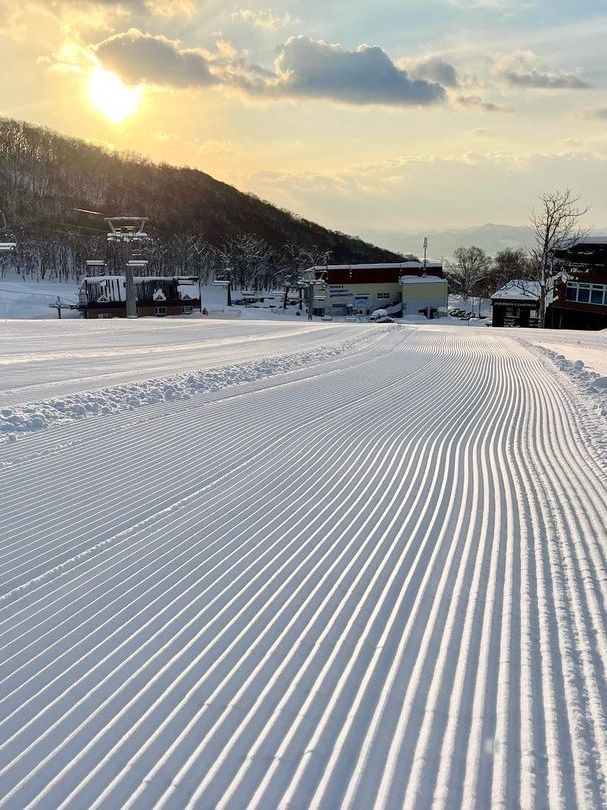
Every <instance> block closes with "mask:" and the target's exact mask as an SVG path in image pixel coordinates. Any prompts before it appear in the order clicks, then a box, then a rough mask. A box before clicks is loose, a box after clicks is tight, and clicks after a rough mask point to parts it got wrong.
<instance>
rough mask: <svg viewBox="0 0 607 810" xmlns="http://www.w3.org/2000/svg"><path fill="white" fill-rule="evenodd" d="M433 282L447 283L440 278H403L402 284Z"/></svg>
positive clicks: (401, 279)
mask: <svg viewBox="0 0 607 810" xmlns="http://www.w3.org/2000/svg"><path fill="white" fill-rule="evenodd" d="M432 281H440V282H441V283H446V282H445V279H444V278H439V277H438V276H401V278H400V283H401V284H429V283H430V282H432Z"/></svg>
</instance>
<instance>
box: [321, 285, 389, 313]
mask: <svg viewBox="0 0 607 810" xmlns="http://www.w3.org/2000/svg"><path fill="white" fill-rule="evenodd" d="M326 296H327V297H326V298H325V300H324V301H322V299H319V300H317V301H316V302H315V305H317V306H318V307H322V306H323V304H324V307H325V309H326V310H327V311H330V312H334V313H335V312H336V311H338V310H339V309H343V307H346V308H347V309H351V310H353V311H357V310H361V311H362V312H363V313H364V314H370V313H371V312H373V311H374V310H376V309H379V308H380V307H386V306H390V305H391V304H398V303H399V302H400V300H401V290H400V284H398V282H396V283H395V282H391V281H386V282H384V283H376V284H371V283H368V282H367V283H363V284H357V283H355V282H351V281H350V282H348V283H343V284H329V285H328V286H327V292H326Z"/></svg>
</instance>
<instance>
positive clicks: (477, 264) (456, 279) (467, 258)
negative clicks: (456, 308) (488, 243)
mask: <svg viewBox="0 0 607 810" xmlns="http://www.w3.org/2000/svg"><path fill="white" fill-rule="evenodd" d="M490 269H491V257H490V256H489V255H488V254H487V253H485V251H484V250H483V249H482V248H479V247H469V248H464V247H460V248H456V250H454V252H453V261H452V262H447V267H446V272H447V278H448V279H449V282H450V286H451V287H452V289H453V290H454V291H455V292H458V293H459V294H460V295H461V296H462V298H463V299H464V301H467V300H468V298H469V297H470V296H471V295H474V293H475V292H476V290H477V289H478V286H479V283H480V281H481V280H482V279H484V278H486V277H487V276H488V275H489V271H490Z"/></svg>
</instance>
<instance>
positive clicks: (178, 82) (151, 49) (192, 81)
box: [95, 28, 216, 87]
mask: <svg viewBox="0 0 607 810" xmlns="http://www.w3.org/2000/svg"><path fill="white" fill-rule="evenodd" d="M95 51H96V55H97V58H98V59H99V60H100V61H101V62H102V63H103V65H104V66H105V67H107V68H109V69H110V70H113V71H115V72H116V73H119V74H120V76H122V78H123V79H124V80H125V81H127V82H132V83H133V84H139V83H140V82H142V81H145V82H149V83H151V84H160V85H171V86H174V87H204V86H208V85H211V84H214V83H215V82H216V79H215V77H214V76H213V75H212V73H211V71H210V69H209V63H210V60H209V59H208V58H207V55H206V54H205V53H204V52H203V51H201V50H196V49H189V48H180V47H179V44H178V43H177V42H175V41H174V40H170V39H167V38H166V37H163V36H161V35H153V34H144V33H142V32H141V31H138V30H137V29H136V28H131V29H130V30H129V31H126V32H125V33H123V34H115V35H114V36H111V37H109V38H108V39H106V40H104V41H103V42H101V43H99V44H98V45H97V47H96V49H95Z"/></svg>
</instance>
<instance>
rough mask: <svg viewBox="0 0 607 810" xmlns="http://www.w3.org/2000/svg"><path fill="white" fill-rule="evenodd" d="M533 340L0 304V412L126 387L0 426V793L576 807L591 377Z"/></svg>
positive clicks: (12, 798)
mask: <svg viewBox="0 0 607 810" xmlns="http://www.w3.org/2000/svg"><path fill="white" fill-rule="evenodd" d="M532 332H536V335H535V337H532V338H530V333H532ZM551 337H552V334H551V333H546V332H542V331H540V330H493V329H469V328H468V327H466V326H461V325H459V326H446V325H442V324H437V323H436V322H433V323H430V324H429V325H426V326H424V325H419V326H407V325H405V326H402V325H396V324H394V325H391V324H388V325H385V326H374V325H372V324H339V323H335V322H334V323H328V324H324V323H320V322H315V323H312V324H307V323H296V322H287V321H254V320H251V321H247V320H242V321H234V322H228V321H219V320H217V321H212V320H178V319H174V320H170V319H167V320H154V319H149V320H141V321H126V320H123V321H105V322H101V323H95V322H92V321H89V322H87V321H62V322H58V321H39V322H34V321H29V322H25V321H13V322H10V321H5V322H3V323H0V363H2V373H1V374H0V410H2V409H5V408H11V409H13V410H15V409H18V408H20V409H26V408H31V409H32V411H31V413H32V414H33V413H34V410H35V409H36V408H40V409H41V408H42V406H43V404H44V403H47V402H48V401H49V399H51V398H52V397H53V395H56V398H57V397H60V398H63V399H65V400H68V399H69V397H76V398H77V397H81V398H82V399H81V402H84V401H86V399H87V397H88V396H89V395H92V394H93V391H94V392H95V394H94V396H99V397H101V399H102V400H103V401H106V402H108V401H109V396H110V394H111V396H114V395H115V394H116V391H117V390H118V389H117V386H118V388H119V389H120V388H121V389H123V390H124V391H125V392H127V393H126V396H128V395H131V396H132V397H133V400H134V401H133V402H132V403H131V404H130V405H129V407H128V409H123V408H122V407H118V408H116V409H113V410H111V412H108V413H105V414H103V413H101V414H98V415H96V416H94V417H91V418H71V417H70V418H67V419H65V420H55V421H53V420H51V421H50V422H49V423H48V424H47V425H46V427H45V428H44V429H38V430H33V431H30V432H25V433H21V434H20V435H19V437H18V439H17V440H16V441H14V442H10V443H4V444H2V445H0V543H1V547H2V553H1V555H0V647H1V649H2V653H1V655H0V683H1V688H0V752H1V755H0V780H1V784H2V795H1V797H0V806H1V807H7V808H13V807H14V808H22V807H27V806H35V807H40V808H56V807H74V808H75V807H91V808H93V807H109V808H113V807H130V808H142V809H143V808H149V807H167V808H183V807H188V806H190V807H201V808H207V807H208V808H211V807H212V808H260V809H264V810H265V808H277V807H295V808H300V807H301V808H304V807H305V808H307V807H316V808H337V807H345V808H371V807H386V808H419V807H431V806H436V807H442V808H461V807H465V808H476V807H479V808H480V807H482V808H485V807H492V806H494V807H504V808H515V807H525V808H531V807H550V808H553V807H554V808H566V807H588V808H590V807H597V808H598V807H604V806H605V805H606V802H607V793H606V790H607V789H606V783H607V719H606V718H607V682H606V679H605V671H606V667H607V614H606V611H605V605H606V604H607V549H606V547H605V539H606V538H607V507H606V503H607V468H606V465H605V459H606V450H607V429H606V425H607V419H606V418H605V416H604V415H602V413H601V410H600V407H599V403H600V402H601V401H603V402H605V401H606V400H607V389H606V388H605V387H604V384H603V383H602V382H600V379H601V377H600V376H595V377H593V378H592V379H593V380H594V383H593V386H594V388H595V389H596V390H595V391H590V390H589V387H590V386H588V385H586V382H588V380H589V379H590V378H584V377H582V375H583V374H584V373H586V372H585V371H584V367H581V366H579V365H578V366H575V364H573V368H572V369H569V368H568V367H566V366H565V365H564V364H563V363H560V365H559V364H558V363H556V362H555V360H554V358H551V357H550V356H549V355H548V354H547V353H546V349H545V348H543V347H542V346H540V345H539V341H543V340H549V339H551ZM602 339H604V338H601V336H596V335H588V334H585V333H569V335H565V340H566V341H569V340H571V341H573V340H578V341H579V344H578V348H579V349H580V350H582V349H583V348H584V346H588V347H590V349H591V350H599V351H601V350H602V349H601V347H602V345H603V344H602V343H601V340H602ZM532 340H536V341H538V343H537V344H536V343H533V342H532ZM571 345H572V346H574V345H575V344H573V343H572V344H571ZM551 351H552V350H551ZM554 353H555V354H556V352H554ZM243 369H248V370H249V371H251V372H252V373H251V374H250V375H249V374H243V373H242V370H243ZM207 374H208V375H210V376H208V377H207V376H206V375H207ZM214 375H216V376H214ZM578 378H580V379H581V380H582V381H583V380H584V379H585V380H586V382H583V383H582V382H580V379H578ZM205 379H206V380H207V381H209V380H211V381H213V385H212V386H208V385H206V384H205ZM224 379H229V385H228V387H224V386H223V384H222V380H224ZM117 381H118V382H117ZM215 383H217V385H216V386H215V387H213V386H214V384H215ZM153 387H156V388H157V389H158V391H159V392H160V393H162V392H164V393H165V394H166V392H167V391H168V390H169V389H170V388H171V387H172V389H173V390H174V391H175V392H176V394H177V395H176V396H175V397H168V398H167V397H166V395H165V396H159V398H158V401H155V402H154V401H152V400H151V399H149V398H148V397H147V394H146V392H147V393H149V391H151V390H152V388H153ZM112 392H113V393H112ZM182 393H184V394H187V398H182V397H181V394H182ZM600 397H603V400H600V399H599V398H600ZM41 413H43V412H42V410H41Z"/></svg>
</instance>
